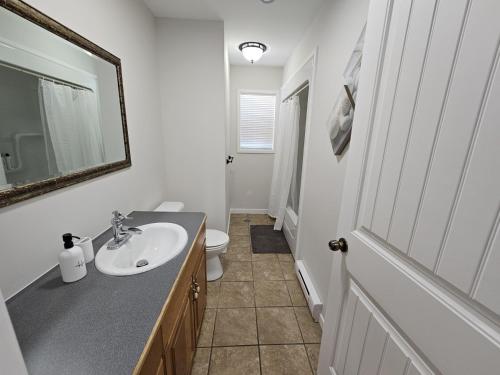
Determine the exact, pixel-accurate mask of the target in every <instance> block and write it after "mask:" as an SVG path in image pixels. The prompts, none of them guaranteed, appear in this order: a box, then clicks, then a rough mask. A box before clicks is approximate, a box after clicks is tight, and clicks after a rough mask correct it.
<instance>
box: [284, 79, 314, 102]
mask: <svg viewBox="0 0 500 375" xmlns="http://www.w3.org/2000/svg"><path fill="white" fill-rule="evenodd" d="M307 87H309V81H306V82H304V83H303V84H302V85H300V86H299V87H297V89H296V90H295V91H293V92H292V93H291V94H290V95H288V96H287V97H286V98H285V99H283V101H282V103H284V102H286V101H287V100H288V99H290V98H291V97H293V96H295V95H298V94H300V93H301V92H302V91H303V90H305V89H306V88H307Z"/></svg>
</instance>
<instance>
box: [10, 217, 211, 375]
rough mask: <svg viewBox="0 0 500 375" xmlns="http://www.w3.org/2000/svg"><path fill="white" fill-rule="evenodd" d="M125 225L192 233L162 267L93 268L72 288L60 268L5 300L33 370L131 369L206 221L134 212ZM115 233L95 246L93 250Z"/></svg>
mask: <svg viewBox="0 0 500 375" xmlns="http://www.w3.org/2000/svg"><path fill="white" fill-rule="evenodd" d="M131 216H132V217H133V220H131V221H130V222H128V221H127V224H128V225H133V226H138V225H144V224H148V223H154V222H172V223H177V224H179V225H181V226H183V227H184V228H185V229H186V231H187V233H188V243H187V245H186V247H185V248H184V250H183V251H182V252H181V253H180V254H179V255H178V256H176V257H175V258H174V259H172V260H170V261H169V262H167V263H165V264H164V265H162V266H160V267H158V268H156V269H154V270H151V271H148V272H145V273H142V274H138V275H132V276H125V277H116V276H108V275H104V274H102V273H100V272H99V271H98V270H97V269H96V268H95V265H94V262H91V263H89V264H87V272H88V273H87V276H86V277H85V278H83V279H82V280H80V281H77V282H76V283H73V284H65V283H63V282H62V280H61V276H60V271H59V267H58V266H57V267H55V268H54V269H52V270H51V271H49V272H47V273H46V274H45V275H44V276H42V277H41V278H40V279H38V280H37V281H36V282H34V283H33V284H31V285H30V286H28V287H27V288H26V289H24V290H23V291H22V292H20V293H19V294H17V295H16V296H14V297H13V298H11V299H10V300H9V301H8V302H7V308H8V310H9V313H10V317H11V319H12V323H13V325H14V329H15V331H16V334H17V338H18V340H19V344H20V346H21V350H22V352H23V355H24V360H25V362H26V366H27V367H28V372H29V373H30V374H33V375H38V374H50V375H55V374H57V375H63V374H71V375H77V374H103V375H104V374H129V373H131V372H132V370H133V369H134V367H135V365H136V363H137V361H138V359H139V357H140V355H141V353H142V350H143V349H144V346H145V344H146V341H147V340H148V338H149V335H150V334H151V331H152V329H153V326H154V325H155V322H156V320H157V318H158V316H159V314H160V311H161V309H162V307H163V305H164V303H165V301H166V299H167V297H168V295H169V293H170V290H171V288H172V285H173V284H174V281H175V279H176V278H177V275H178V273H179V271H180V268H181V266H182V264H183V262H184V259H185V258H186V255H187V253H188V251H189V249H190V247H191V244H192V243H193V241H194V239H195V237H196V233H197V232H198V229H199V227H200V225H201V224H202V223H203V220H204V218H205V215H204V214H203V213H190V212H179V213H168V212H141V211H136V212H132V213H131ZM109 238H111V229H108V230H107V231H106V232H105V233H103V234H101V235H100V236H99V237H97V238H96V239H95V240H94V251H95V252H97V250H98V249H99V248H100V247H101V246H102V245H103V244H104V243H105V242H106V241H107V240H108V239H109Z"/></svg>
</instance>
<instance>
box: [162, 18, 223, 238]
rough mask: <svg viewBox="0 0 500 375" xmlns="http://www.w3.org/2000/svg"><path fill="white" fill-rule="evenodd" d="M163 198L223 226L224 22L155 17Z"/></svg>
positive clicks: (217, 225)
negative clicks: (165, 197)
mask: <svg viewBox="0 0 500 375" xmlns="http://www.w3.org/2000/svg"><path fill="white" fill-rule="evenodd" d="M157 37H158V44H157V48H158V54H159V68H160V74H159V77H158V80H159V82H160V87H161V110H162V126H163V130H164V137H165V139H164V142H163V149H164V152H165V162H166V171H167V180H166V184H167V189H166V193H167V194H166V195H167V199H168V200H172V201H177V200H179V201H183V202H184V203H185V205H186V208H185V209H186V210H187V211H204V212H206V214H207V216H208V226H209V227H211V228H216V229H220V230H225V228H226V188H225V161H224V159H225V120H226V118H225V117H226V112H225V77H224V24H223V23H222V22H219V21H195V20H178V19H169V18H166V19H165V18H164V19H158V20H157Z"/></svg>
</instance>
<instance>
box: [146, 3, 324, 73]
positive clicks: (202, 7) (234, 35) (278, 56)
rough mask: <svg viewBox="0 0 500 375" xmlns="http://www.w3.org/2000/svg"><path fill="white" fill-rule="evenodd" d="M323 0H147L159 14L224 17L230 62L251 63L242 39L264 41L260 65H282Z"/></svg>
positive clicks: (210, 18) (192, 17) (206, 17)
mask: <svg viewBox="0 0 500 375" xmlns="http://www.w3.org/2000/svg"><path fill="white" fill-rule="evenodd" d="M323 1H324V0H274V2H272V3H271V4H263V3H262V2H261V1H260V0H144V2H145V3H146V4H147V5H148V7H149V8H150V9H151V11H152V12H153V14H154V15H155V16H156V17H170V18H183V19H199V20H223V21H224V30H225V36H226V41H227V43H228V48H229V61H230V62H231V64H237V65H240V64H241V65H248V64H250V63H248V62H247V61H246V60H245V59H244V58H243V57H242V56H241V53H240V51H239V50H238V45H239V44H240V43H242V42H247V41H252V42H254V41H255V42H261V43H264V44H266V45H267V46H268V51H267V52H266V53H265V54H264V56H263V57H262V59H261V60H260V61H259V62H257V63H256V64H258V65H274V66H282V65H284V64H285V62H286V60H287V58H288V57H289V56H290V54H291V52H292V50H293V48H294V47H295V46H296V45H297V43H298V42H299V41H300V38H301V37H302V35H303V34H304V32H305V30H306V29H307V27H308V26H309V25H310V24H311V22H312V21H313V20H314V16H315V15H316V13H317V11H318V10H319V7H320V6H321V4H322V3H323Z"/></svg>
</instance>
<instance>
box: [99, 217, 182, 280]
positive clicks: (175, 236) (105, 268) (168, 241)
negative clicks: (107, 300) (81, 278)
mask: <svg viewBox="0 0 500 375" xmlns="http://www.w3.org/2000/svg"><path fill="white" fill-rule="evenodd" d="M138 228H139V229H141V230H142V234H135V235H133V236H132V237H131V238H130V239H129V240H128V241H127V242H126V243H125V244H123V245H122V246H121V247H120V248H118V249H116V250H108V249H107V248H106V245H104V246H102V247H101V248H100V249H99V251H98V253H97V255H96V257H95V265H96V267H97V269H98V270H99V271H101V272H102V273H105V274H108V275H113V276H126V275H134V274H137V273H142V272H147V271H150V270H152V269H154V268H156V267H159V266H161V265H162V264H165V263H166V262H168V261H169V260H170V259H172V258H174V257H175V256H176V255H177V254H179V253H180V252H181V251H182V249H184V247H185V246H186V244H187V240H188V235H187V232H186V230H185V229H184V228H183V227H181V226H180V225H177V224H173V223H153V224H147V225H142V226H140V227H138Z"/></svg>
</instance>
